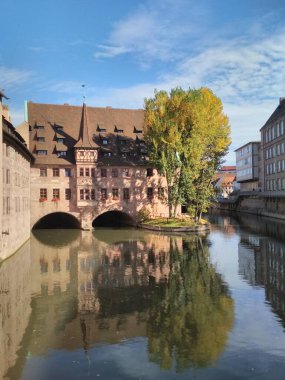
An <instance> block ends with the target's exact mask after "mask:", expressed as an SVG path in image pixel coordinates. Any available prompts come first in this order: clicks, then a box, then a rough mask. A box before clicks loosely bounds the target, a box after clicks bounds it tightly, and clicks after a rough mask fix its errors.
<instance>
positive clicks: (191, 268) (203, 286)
mask: <svg viewBox="0 0 285 380" xmlns="http://www.w3.org/2000/svg"><path fill="white" fill-rule="evenodd" d="M172 243H173V244H171V246H170V267H171V268H170V269H171V270H170V273H169V278H168V281H167V283H166V285H165V287H164V288H163V290H162V293H161V294H156V295H155V296H154V299H153V302H152V305H151V309H150V312H149V319H148V322H147V336H148V350H149V359H150V360H151V361H154V362H156V363H158V364H159V365H160V367H161V368H163V369H170V368H172V366H173V364H174V363H175V362H176V364H175V365H176V370H177V371H178V372H181V371H183V370H184V369H186V368H187V367H189V366H195V367H205V366H208V365H210V364H211V363H213V361H215V360H217V359H218V357H219V355H220V354H221V353H222V351H223V350H224V348H225V345H226V342H227V336H228V333H229V331H230V330H231V327H232V325H233V320H234V302H233V300H232V298H231V297H230V295H229V291H228V289H227V287H226V286H225V284H224V283H223V281H222V278H221V276H220V275H219V274H218V273H217V272H216V270H215V268H214V266H213V265H212V264H210V262H209V252H208V246H207V244H206V241H205V240H202V239H201V238H197V239H188V240H187V239H185V240H184V241H183V252H181V251H179V249H178V248H177V246H175V244H174V243H175V241H172Z"/></svg>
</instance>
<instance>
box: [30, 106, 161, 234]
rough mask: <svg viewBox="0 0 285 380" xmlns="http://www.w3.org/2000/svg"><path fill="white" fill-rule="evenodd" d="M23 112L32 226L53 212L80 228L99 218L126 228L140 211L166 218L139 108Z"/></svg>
mask: <svg viewBox="0 0 285 380" xmlns="http://www.w3.org/2000/svg"><path fill="white" fill-rule="evenodd" d="M27 111H28V115H27V120H28V124H29V129H30V132H29V149H30V151H31V153H32V154H33V155H34V157H35V162H34V164H33V165H32V167H31V226H32V227H33V226H34V225H35V224H36V223H37V222H38V221H40V222H42V221H43V220H44V219H46V218H48V217H49V216H50V215H55V214H56V216H57V217H58V218H60V217H61V215H63V214H65V215H66V214H68V215H69V216H70V217H71V218H72V219H73V221H74V222H75V223H77V226H80V227H81V228H83V229H91V228H92V224H93V226H94V221H95V220H96V218H97V217H99V216H100V215H102V214H106V213H112V216H113V217H114V218H118V217H122V216H123V217H125V218H128V222H129V223H131V222H133V223H134V222H135V220H136V217H137V213H138V211H139V210H140V209H142V208H146V209H148V210H149V211H150V213H151V215H153V216H167V204H166V197H167V194H166V182H165V178H164V177H161V176H160V175H159V173H158V172H157V170H156V169H155V168H153V167H152V166H150V164H149V162H148V158H147V155H146V153H147V152H146V145H145V141H144V137H143V123H144V111H143V110H128V109H113V108H111V107H106V108H99V107H88V108H87V106H86V104H85V103H84V104H83V106H82V107H78V106H70V105H67V104H65V105H51V104H37V103H33V102H28V105H27ZM114 212H115V214H114Z"/></svg>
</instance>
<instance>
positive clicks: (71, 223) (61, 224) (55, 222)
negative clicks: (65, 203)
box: [32, 212, 81, 230]
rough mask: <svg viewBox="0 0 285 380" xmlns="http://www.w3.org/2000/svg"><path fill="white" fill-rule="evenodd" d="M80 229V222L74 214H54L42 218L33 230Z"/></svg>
mask: <svg viewBox="0 0 285 380" xmlns="http://www.w3.org/2000/svg"><path fill="white" fill-rule="evenodd" d="M57 228H64V229H79V228H81V224H80V221H79V220H78V219H77V218H76V217H75V216H74V215H72V214H69V213H67V212H52V213H49V214H46V215H44V216H43V217H41V218H40V219H39V220H38V221H37V222H36V223H34V225H33V227H32V229H33V230H37V229H57Z"/></svg>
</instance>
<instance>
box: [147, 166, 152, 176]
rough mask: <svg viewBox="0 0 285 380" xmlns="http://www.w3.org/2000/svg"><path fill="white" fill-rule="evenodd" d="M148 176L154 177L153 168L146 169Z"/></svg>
mask: <svg viewBox="0 0 285 380" xmlns="http://www.w3.org/2000/svg"><path fill="white" fill-rule="evenodd" d="M146 176H147V177H152V176H153V169H151V168H148V169H146Z"/></svg>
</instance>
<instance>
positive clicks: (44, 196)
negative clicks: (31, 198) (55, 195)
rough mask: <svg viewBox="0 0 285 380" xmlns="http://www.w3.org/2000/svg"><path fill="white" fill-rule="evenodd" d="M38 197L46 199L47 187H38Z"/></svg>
mask: <svg viewBox="0 0 285 380" xmlns="http://www.w3.org/2000/svg"><path fill="white" fill-rule="evenodd" d="M40 199H47V189H40Z"/></svg>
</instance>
